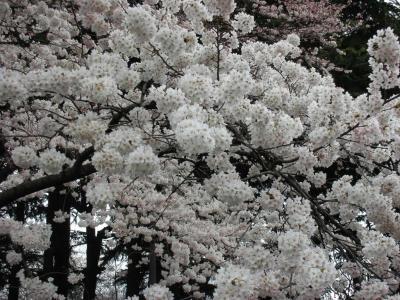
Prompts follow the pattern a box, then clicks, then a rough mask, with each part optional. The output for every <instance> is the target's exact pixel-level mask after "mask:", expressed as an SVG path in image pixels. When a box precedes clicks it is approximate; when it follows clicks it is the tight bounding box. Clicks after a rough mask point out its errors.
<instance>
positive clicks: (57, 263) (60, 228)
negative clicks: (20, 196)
mask: <svg viewBox="0 0 400 300" xmlns="http://www.w3.org/2000/svg"><path fill="white" fill-rule="evenodd" d="M70 197H71V196H70V195H69V194H68V193H65V194H61V193H60V188H59V187H57V188H56V189H55V190H54V191H53V192H51V193H50V194H49V197H48V208H47V216H46V219H47V223H48V224H51V228H52V233H51V238H50V248H49V249H47V250H46V251H45V253H44V264H43V277H42V279H46V278H49V277H52V278H54V281H53V282H54V284H55V285H56V286H57V288H58V290H57V293H58V294H60V295H63V296H65V297H67V296H68V290H69V283H68V274H69V258H70V254H71V250H70V246H71V245H70V235H71V228H70V218H69V217H67V218H66V219H65V221H64V222H62V223H58V222H54V217H55V212H57V211H62V213H63V214H64V213H67V214H70V212H71V201H70Z"/></svg>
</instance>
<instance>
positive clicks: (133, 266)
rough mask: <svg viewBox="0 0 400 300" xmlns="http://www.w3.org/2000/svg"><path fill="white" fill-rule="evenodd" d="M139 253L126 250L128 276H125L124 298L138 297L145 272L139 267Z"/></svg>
mask: <svg viewBox="0 0 400 300" xmlns="http://www.w3.org/2000/svg"><path fill="white" fill-rule="evenodd" d="M140 259H141V256H140V253H138V252H137V251H136V250H133V249H128V274H127V275H126V297H132V296H135V295H138V294H139V292H140V289H141V286H142V282H143V277H144V275H145V270H144V268H143V267H142V266H139V265H138V264H139V261H140Z"/></svg>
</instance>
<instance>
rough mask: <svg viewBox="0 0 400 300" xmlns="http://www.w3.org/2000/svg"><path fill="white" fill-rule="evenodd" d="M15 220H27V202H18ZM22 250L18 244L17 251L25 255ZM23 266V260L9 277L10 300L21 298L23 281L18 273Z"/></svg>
mask: <svg viewBox="0 0 400 300" xmlns="http://www.w3.org/2000/svg"><path fill="white" fill-rule="evenodd" d="M15 220H17V221H19V222H25V203H23V202H19V203H18V204H17V207H16V209H15ZM22 251H23V249H22V247H20V246H18V247H17V252H19V253H21V255H23V252H22ZM21 267H22V262H21V263H19V264H17V265H14V266H12V267H11V273H10V275H9V277H8V284H9V287H8V300H18V298H19V288H20V285H21V283H20V282H19V279H18V277H17V273H18V271H19V270H20V269H21Z"/></svg>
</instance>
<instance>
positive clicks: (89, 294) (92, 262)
mask: <svg viewBox="0 0 400 300" xmlns="http://www.w3.org/2000/svg"><path fill="white" fill-rule="evenodd" d="M102 240H103V235H98V236H96V230H95V229H94V228H91V227H86V244H87V245H86V269H85V287H84V296H83V299H84V300H93V299H95V298H96V286H97V275H98V273H99V259H100V252H101V244H102Z"/></svg>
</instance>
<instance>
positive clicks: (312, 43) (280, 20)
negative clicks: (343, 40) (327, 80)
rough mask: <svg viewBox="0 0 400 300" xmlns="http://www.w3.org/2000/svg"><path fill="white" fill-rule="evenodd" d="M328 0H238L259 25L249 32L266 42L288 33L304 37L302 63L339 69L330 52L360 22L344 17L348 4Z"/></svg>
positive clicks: (335, 49)
mask: <svg viewBox="0 0 400 300" xmlns="http://www.w3.org/2000/svg"><path fill="white" fill-rule="evenodd" d="M346 2H350V1H343V3H342V4H339V3H334V2H332V1H329V0H321V1H320V0H250V1H238V7H239V8H240V9H241V10H244V11H246V12H247V13H249V14H251V15H253V16H254V19H255V21H256V26H255V28H254V30H253V31H252V32H251V33H250V34H249V35H248V38H253V39H256V40H258V41H264V42H266V43H274V42H277V41H279V40H281V39H283V38H285V37H286V36H287V35H289V34H293V33H295V34H297V35H298V36H299V37H300V40H301V48H302V50H303V52H302V55H301V59H302V61H303V63H306V64H308V65H309V66H314V67H318V68H322V69H328V70H332V69H336V70H338V71H339V70H341V71H343V69H341V68H337V67H335V65H334V64H333V63H332V62H331V61H330V58H329V55H328V54H329V53H332V51H337V45H336V39H337V37H338V36H340V35H342V34H343V33H345V32H349V31H351V30H354V28H356V27H358V26H359V21H360V20H358V19H357V17H356V18H354V19H353V20H350V19H347V20H346V21H345V22H344V20H343V18H342V12H343V10H344V9H345V8H346V6H347V4H348V3H346Z"/></svg>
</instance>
